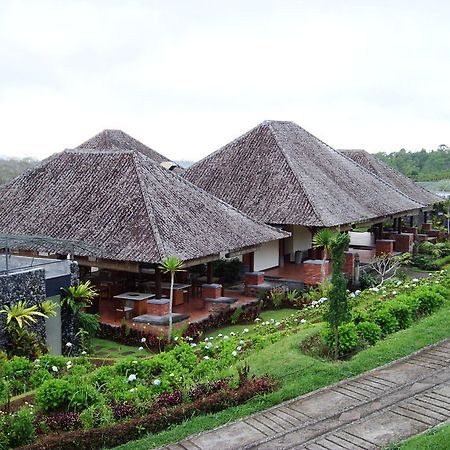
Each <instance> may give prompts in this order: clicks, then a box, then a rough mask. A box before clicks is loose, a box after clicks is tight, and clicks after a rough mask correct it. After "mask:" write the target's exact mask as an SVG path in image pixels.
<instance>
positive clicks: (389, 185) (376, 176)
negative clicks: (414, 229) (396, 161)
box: [297, 125, 426, 207]
mask: <svg viewBox="0 0 450 450" xmlns="http://www.w3.org/2000/svg"><path fill="white" fill-rule="evenodd" d="M297 126H298V127H300V125H297ZM300 128H302V127H300ZM302 130H304V131H305V132H306V133H308V134H309V135H311V136H312V137H313V138H314V139H317V140H318V141H319V142H321V143H322V144H323V145H325V146H326V147H328V148H329V149H330V150H332V151H333V152H334V153H337V154H339V155H342V156H343V157H344V158H345V159H346V160H347V161H350V162H352V163H353V164H356V165H357V166H358V167H360V168H361V169H362V170H364V171H365V172H366V173H368V174H369V175H371V176H373V177H375V178H376V179H378V180H380V181H381V182H382V183H384V184H385V185H386V186H388V187H389V188H391V189H393V190H395V191H397V192H398V193H399V194H400V195H402V196H403V197H406V198H407V199H409V200H411V201H413V202H414V203H416V204H417V205H419V206H420V205H421V206H422V207H424V206H426V205H424V204H423V203H420V202H418V201H417V200H414V199H413V198H411V197H409V196H408V195H406V194H405V193H403V192H402V191H400V190H399V189H397V188H396V187H394V186H392V185H391V184H389V183H388V182H387V181H385V180H383V179H382V178H381V177H380V176H379V175H377V174H374V173H373V172H371V171H370V170H369V169H366V168H365V167H364V166H362V165H361V164H359V163H357V162H356V161H354V160H353V159H352V158H350V156H347V155H345V154H344V153H342V152H340V151H339V150H336V149H335V148H333V147H331V145H329V144H327V143H326V142H324V141H322V140H321V139H319V138H318V137H316V136H314V134H312V133H310V132H309V131H306V130H305V129H304V128H302ZM363 151H365V150H363Z"/></svg>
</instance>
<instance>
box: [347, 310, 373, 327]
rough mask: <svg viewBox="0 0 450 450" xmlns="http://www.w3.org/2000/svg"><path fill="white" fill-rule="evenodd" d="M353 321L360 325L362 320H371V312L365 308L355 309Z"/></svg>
mask: <svg viewBox="0 0 450 450" xmlns="http://www.w3.org/2000/svg"><path fill="white" fill-rule="evenodd" d="M351 317H352V322H353V323H354V324H355V325H358V324H359V323H361V322H368V321H369V313H368V312H367V311H364V310H363V309H354V310H352V312H351Z"/></svg>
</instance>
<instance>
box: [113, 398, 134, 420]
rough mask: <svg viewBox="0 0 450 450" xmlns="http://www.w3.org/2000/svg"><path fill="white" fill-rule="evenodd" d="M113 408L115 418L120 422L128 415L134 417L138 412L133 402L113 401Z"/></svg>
mask: <svg viewBox="0 0 450 450" xmlns="http://www.w3.org/2000/svg"><path fill="white" fill-rule="evenodd" d="M110 406H111V410H112V412H113V416H114V419H115V420H117V421H118V422H119V421H121V420H123V419H126V418H127V417H132V416H134V415H135V414H136V406H135V405H133V404H131V403H125V402H122V403H119V402H115V401H114V402H111V404H110Z"/></svg>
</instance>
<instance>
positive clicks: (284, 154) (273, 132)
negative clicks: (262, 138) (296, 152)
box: [267, 122, 325, 226]
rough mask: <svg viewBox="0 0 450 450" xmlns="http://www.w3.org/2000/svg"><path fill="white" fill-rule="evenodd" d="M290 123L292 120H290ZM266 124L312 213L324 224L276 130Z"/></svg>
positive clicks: (269, 124) (270, 124)
mask: <svg viewBox="0 0 450 450" xmlns="http://www.w3.org/2000/svg"><path fill="white" fill-rule="evenodd" d="M291 123H292V122H291ZM267 126H268V127H269V128H270V131H271V133H272V135H273V138H274V139H275V143H276V144H277V147H278V149H279V150H280V152H281V153H282V154H283V156H284V159H285V160H286V162H287V164H288V166H289V169H291V173H292V174H293V175H294V178H295V179H296V180H297V183H298V184H299V186H300V189H301V190H302V192H304V194H305V197H306V200H307V201H308V204H309V205H310V206H311V209H312V211H313V213H314V215H315V216H316V218H317V220H318V221H319V222H320V223H321V224H322V225H323V226H325V224H324V223H323V220H322V219H321V218H320V215H319V214H318V212H317V210H316V207H315V206H314V204H313V202H312V201H311V199H310V198H309V195H308V193H307V192H306V190H305V188H304V185H303V182H302V181H301V180H300V178H299V177H298V175H297V173H296V172H295V170H294V168H293V167H292V163H291V160H290V158H289V156H288V155H287V153H286V152H285V151H284V149H283V146H282V145H281V144H280V142H279V140H278V137H277V133H276V131H275V130H274V129H273V127H272V123H271V122H269V123H267Z"/></svg>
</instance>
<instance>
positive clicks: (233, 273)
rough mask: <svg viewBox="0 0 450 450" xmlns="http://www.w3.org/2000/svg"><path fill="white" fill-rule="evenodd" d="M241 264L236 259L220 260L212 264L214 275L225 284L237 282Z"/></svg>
mask: <svg viewBox="0 0 450 450" xmlns="http://www.w3.org/2000/svg"><path fill="white" fill-rule="evenodd" d="M241 267H242V262H241V261H240V260H239V259H238V258H232V259H220V260H219V261H215V262H214V274H215V275H216V276H218V277H220V278H223V279H224V280H225V281H226V282H227V283H234V282H235V281H237V280H239V275H240V272H241Z"/></svg>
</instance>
